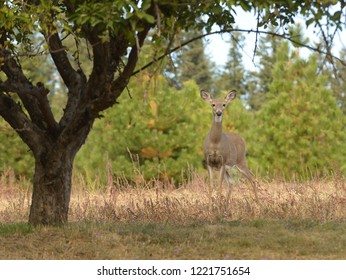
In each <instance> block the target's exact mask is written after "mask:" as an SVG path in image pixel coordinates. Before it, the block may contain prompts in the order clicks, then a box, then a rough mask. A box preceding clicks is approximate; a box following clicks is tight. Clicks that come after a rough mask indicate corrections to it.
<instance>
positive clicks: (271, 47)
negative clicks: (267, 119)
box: [249, 26, 281, 110]
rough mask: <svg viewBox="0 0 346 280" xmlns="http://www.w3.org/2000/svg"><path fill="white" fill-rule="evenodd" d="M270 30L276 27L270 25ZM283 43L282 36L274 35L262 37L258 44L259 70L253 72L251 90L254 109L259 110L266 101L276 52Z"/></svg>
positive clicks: (250, 98) (250, 97)
mask: <svg viewBox="0 0 346 280" xmlns="http://www.w3.org/2000/svg"><path fill="white" fill-rule="evenodd" d="M268 31H269V32H275V27H274V26H270V28H269V30H268ZM280 44H281V40H280V38H278V37H276V36H272V35H266V36H264V37H261V38H260V40H259V45H258V52H257V56H258V57H259V71H258V72H257V71H253V72H251V75H250V76H252V77H254V78H255V79H252V80H251V81H250V83H251V85H250V84H249V86H250V87H251V89H252V91H250V92H249V95H250V96H249V105H250V107H251V108H252V109H254V110H258V109H260V107H261V105H262V104H263V103H264V102H265V99H266V95H267V93H268V91H269V88H268V87H269V84H270V83H271V82H272V79H273V78H272V74H271V73H272V69H273V66H274V64H275V53H276V51H277V49H278V47H279V46H280Z"/></svg>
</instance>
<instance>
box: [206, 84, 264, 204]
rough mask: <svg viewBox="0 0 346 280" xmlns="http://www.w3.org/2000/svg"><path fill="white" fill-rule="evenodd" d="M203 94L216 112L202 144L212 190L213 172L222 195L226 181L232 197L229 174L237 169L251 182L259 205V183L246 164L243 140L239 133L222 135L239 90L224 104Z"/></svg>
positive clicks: (228, 97)
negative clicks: (227, 115)
mask: <svg viewBox="0 0 346 280" xmlns="http://www.w3.org/2000/svg"><path fill="white" fill-rule="evenodd" d="M200 94H201V97H202V99H203V100H204V101H206V102H207V103H209V104H210V105H211V108H212V112H213V121H212V124H211V129H210V131H209V132H208V134H207V135H206V137H205V139H204V144H203V150H204V162H205V164H206V166H207V169H208V174H209V182H210V190H212V189H213V185H214V181H213V173H214V171H218V173H219V177H218V189H219V193H221V190H222V182H223V180H224V179H225V181H226V184H227V185H228V190H229V195H230V192H231V176H230V170H231V168H232V167H234V166H236V168H237V169H238V170H239V171H240V173H242V174H243V175H244V176H245V177H246V178H247V179H248V180H249V181H250V183H251V185H252V188H253V191H254V193H255V197H256V201H258V194H257V186H256V184H257V182H256V180H255V179H254V175H253V173H252V172H251V170H250V169H249V168H248V165H247V163H246V147H245V141H244V139H243V138H242V137H241V136H240V135H239V134H238V133H235V132H223V131H222V119H223V114H224V110H225V109H226V107H227V105H228V104H229V103H230V102H231V101H232V100H234V99H235V98H236V95H237V92H236V90H231V91H229V92H228V93H227V95H226V96H225V98H224V99H223V100H222V99H214V98H212V95H211V94H210V93H208V92H207V91H205V90H201V92H200Z"/></svg>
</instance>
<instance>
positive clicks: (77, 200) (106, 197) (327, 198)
mask: <svg viewBox="0 0 346 280" xmlns="http://www.w3.org/2000/svg"><path fill="white" fill-rule="evenodd" d="M4 175H6V176H4ZM4 175H3V176H2V177H1V178H2V179H1V180H0V221H1V223H6V224H7V223H25V222H26V221H27V216H28V213H29V206H30V199H31V190H30V187H28V186H29V184H28V183H27V182H26V181H24V180H20V181H18V182H16V181H15V179H14V178H12V177H13V174H11V173H8V174H4ZM122 182H124V181H122ZM118 183H119V182H118ZM118 183H117V184H116V185H113V184H109V186H108V187H104V188H102V189H98V190H95V189H90V188H89V186H88V184H87V183H86V182H85V181H84V179H83V178H82V177H78V178H75V181H74V189H73V192H72V198H71V203H70V216H69V221H71V222H97V223H100V222H105V223H109V222H137V223H162V222H163V223H168V222H171V223H180V224H189V223H194V222H214V221H220V220H222V221H228V220H231V221H232V220H258V219H261V220H268V219H269V220H282V219H285V220H287V219H303V220H304V219H305V220H313V221H318V222H328V221H342V220H346V180H345V179H344V178H342V177H334V178H325V179H318V180H312V181H309V182H285V181H281V182H280V181H274V182H262V183H261V184H260V187H259V192H258V194H259V199H260V202H259V203H257V202H256V201H255V199H254V194H253V192H252V189H251V187H250V186H249V185H248V184H246V183H247V182H240V183H238V184H236V185H234V186H233V190H232V193H231V197H230V198H229V199H228V198H227V191H226V190H224V192H223V193H222V194H221V195H220V194H218V193H217V192H216V191H214V192H213V195H212V196H211V197H210V195H209V192H208V187H207V184H206V183H205V178H203V177H201V176H199V175H198V174H194V175H193V176H192V179H191V180H190V181H189V182H187V183H186V184H184V185H182V186H181V187H180V188H178V189H177V188H175V187H174V186H172V185H170V184H166V185H162V183H160V182H150V183H148V184H147V185H142V186H136V187H129V186H125V187H124V186H123V185H119V184H118ZM149 185H150V186H153V185H154V186H155V187H151V188H150V187H148V186H149Z"/></svg>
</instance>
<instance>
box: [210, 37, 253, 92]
mask: <svg viewBox="0 0 346 280" xmlns="http://www.w3.org/2000/svg"><path fill="white" fill-rule="evenodd" d="M229 43H230V49H229V52H228V59H227V62H226V65H225V68H224V71H223V72H222V73H221V75H220V80H219V82H218V83H217V87H218V90H219V91H220V90H231V89H236V90H237V92H238V93H239V94H246V92H247V89H246V84H245V69H244V65H243V57H242V48H243V47H244V44H245V36H244V35H243V34H242V33H241V32H233V33H232V36H231V39H230V41H229Z"/></svg>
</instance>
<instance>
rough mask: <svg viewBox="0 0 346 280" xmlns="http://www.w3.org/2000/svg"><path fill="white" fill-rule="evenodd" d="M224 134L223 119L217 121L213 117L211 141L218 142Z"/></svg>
mask: <svg viewBox="0 0 346 280" xmlns="http://www.w3.org/2000/svg"><path fill="white" fill-rule="evenodd" d="M221 136H222V120H221V121H219V122H217V121H215V118H213V123H212V125H211V130H210V141H211V142H213V143H218V142H220V141H221Z"/></svg>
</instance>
